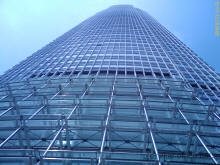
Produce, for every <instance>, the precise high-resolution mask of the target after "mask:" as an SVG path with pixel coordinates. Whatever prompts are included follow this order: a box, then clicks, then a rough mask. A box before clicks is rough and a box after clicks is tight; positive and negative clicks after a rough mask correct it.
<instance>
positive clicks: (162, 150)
mask: <svg viewBox="0 0 220 165" xmlns="http://www.w3.org/2000/svg"><path fill="white" fill-rule="evenodd" d="M0 78H1V88H0V123H1V124H0V162H3V163H4V164H39V165H41V164H48V165H49V164H68V165H69V164H80V165H81V164H98V165H108V164H111V165H112V164H123V165H124V164H126V165H131V164H132V165H133V164H135V165H137V164H138V165H142V164H218V163H219V162H220V140H219V139H220V128H219V124H220V123H219V121H220V104H219V95H220V77H219V75H218V74H217V73H216V72H215V71H214V70H213V69H212V68H211V67H210V66H208V65H207V64H206V63H205V62H204V61H203V60H202V59H200V58H199V57H198V56H197V55H196V54H195V53H194V52H193V51H192V50H190V49H189V48H188V47H187V46H186V45H184V44H183V43H182V42H181V41H180V40H179V39H177V38H176V37H175V36H174V35H173V34H171V33H170V32H169V31H168V30H166V29H165V27H163V26H162V25H160V24H159V23H158V22H157V21H156V20H155V19H153V18H152V17H151V16H149V15H148V14H147V13H146V12H144V11H142V10H140V9H136V8H134V7H132V6H129V5H118V6H112V7H110V8H108V9H106V10H104V11H102V12H99V13H97V14H96V15H95V16H93V17H90V18H89V19H87V20H86V21H84V22H82V23H81V24H79V25H78V26H76V27H75V28H73V29H71V30H70V31H68V32H67V33H65V34H64V35H62V36H61V37H59V38H57V39H56V40H54V41H53V42H51V43H49V44H48V45H46V46H45V47H43V48H42V49H40V50H39V51H37V52H35V53H34V54H33V55H31V56H30V57H28V58H27V59H25V60H24V61H22V62H21V63H19V64H18V65H16V66H14V67H13V68H12V69H10V70H8V71H7V72H6V73H5V74H4V75H2V76H1V77H0Z"/></svg>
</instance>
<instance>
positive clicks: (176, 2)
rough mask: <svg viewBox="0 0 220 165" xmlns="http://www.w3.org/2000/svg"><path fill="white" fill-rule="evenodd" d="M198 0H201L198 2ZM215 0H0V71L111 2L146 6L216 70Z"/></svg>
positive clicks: (219, 43) (219, 44)
mask: <svg viewBox="0 0 220 165" xmlns="http://www.w3.org/2000/svg"><path fill="white" fill-rule="evenodd" d="M201 1H202V3H201ZM216 1H217V0H0V74H3V73H4V72H5V71H6V70H7V69H9V68H11V67H12V66H14V65H15V64H17V63H19V62H20V61H21V60H23V59H25V58H26V57H27V56H29V55H31V54H32V53H33V52H35V51H37V50H38V49H40V48H41V47H43V46H44V45H46V44H47V43H49V42H50V41H52V40H54V39H55V38H57V37H58V36H60V35H62V34H63V33H65V32H66V31H68V30H69V29H71V28H72V27H74V26H76V25H77V24H79V23H80V22H82V21H83V20H85V19H86V18H88V17H90V16H92V15H94V14H95V13H96V12H98V11H101V10H103V9H106V8H107V7H109V6H111V5H114V4H132V5H133V6H135V7H137V8H141V9H143V10H145V11H147V12H148V13H149V14H150V15H151V16H153V17H154V18H156V19H157V20H158V21H159V22H160V23H161V24H162V25H164V26H165V27H166V28H167V29H168V30H169V31H171V32H172V33H174V34H175V35H176V36H177V37H178V38H179V39H180V40H181V41H183V42H184V43H185V44H186V45H187V46H189V47H190V48H191V49H192V50H193V51H195V52H196V53H197V54H198V55H199V56H200V57H202V58H203V59H204V60H205V61H206V62H207V63H208V64H209V65H211V66H212V67H213V68H215V69H216V71H217V72H220V64H219V62H220V37H216V36H215V34H214V27H215V23H214V20H215V12H216V8H215V4H216Z"/></svg>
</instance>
